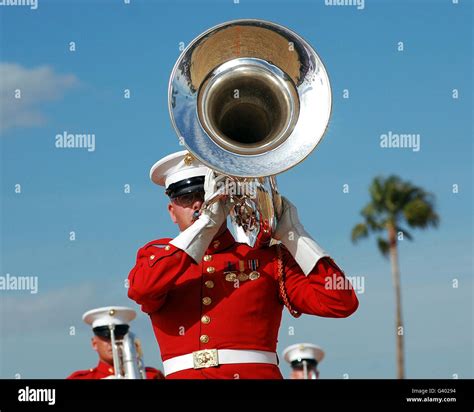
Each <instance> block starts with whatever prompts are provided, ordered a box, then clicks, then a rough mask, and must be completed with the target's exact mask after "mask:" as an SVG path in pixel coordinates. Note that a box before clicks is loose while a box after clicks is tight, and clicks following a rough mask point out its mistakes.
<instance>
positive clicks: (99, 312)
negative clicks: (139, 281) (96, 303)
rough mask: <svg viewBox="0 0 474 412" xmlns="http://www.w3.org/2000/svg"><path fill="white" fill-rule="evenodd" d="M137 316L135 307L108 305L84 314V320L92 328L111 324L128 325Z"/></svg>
mask: <svg viewBox="0 0 474 412" xmlns="http://www.w3.org/2000/svg"><path fill="white" fill-rule="evenodd" d="M136 316H137V314H136V312H135V311H134V310H133V309H130V308H127V307H124V306H106V307H103V308H97V309H92V310H89V311H87V312H86V313H84V315H82V320H83V321H84V322H86V323H87V324H89V325H92V328H97V327H99V326H109V325H128V324H129V322H130V321H132V320H133V319H135V317H136Z"/></svg>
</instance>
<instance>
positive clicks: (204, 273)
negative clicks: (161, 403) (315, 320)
mask: <svg viewBox="0 0 474 412" xmlns="http://www.w3.org/2000/svg"><path fill="white" fill-rule="evenodd" d="M170 240H171V239H160V240H156V241H152V242H150V243H148V244H146V245H145V246H143V247H142V248H141V249H139V250H138V256H137V262H136V265H135V267H134V268H133V269H132V270H131V272H130V275H129V290H128V296H129V297H130V298H131V299H133V300H135V301H136V302H137V303H138V304H140V305H141V307H142V310H143V311H144V312H146V313H148V314H149V315H150V317H151V322H152V325H153V329H154V332H155V335H156V338H157V341H158V343H159V346H160V350H161V356H162V359H163V361H165V360H167V359H170V358H173V357H175V356H180V355H185V354H189V353H191V352H194V351H198V350H202V349H244V350H245V349H247V350H261V351H271V352H276V346H277V338H278V329H279V327H280V322H281V316H282V310H283V303H282V299H281V297H280V293H279V282H278V270H277V261H278V259H277V252H276V246H272V247H262V248H251V247H249V246H248V245H247V244H242V243H236V242H235V240H234V238H233V236H232V234H231V233H230V232H229V230H226V231H225V232H224V233H223V234H222V235H221V236H219V237H218V238H215V239H214V240H213V241H212V242H211V244H210V245H209V247H208V249H207V251H206V254H205V255H204V257H203V259H202V261H201V262H194V260H193V259H192V258H191V257H189V256H188V255H187V254H186V253H184V252H183V251H182V250H180V249H178V248H176V247H174V246H173V245H170V244H168V242H169V241H170ZM282 252H283V253H282V256H283V267H284V271H285V286H286V290H287V295H288V298H289V301H290V303H291V305H292V306H293V308H294V309H295V310H297V311H299V312H301V313H306V314H311V315H318V316H324V317H334V318H343V317H347V316H349V315H351V314H352V313H353V312H354V311H355V310H356V309H357V307H358V300H357V297H356V294H355V292H354V291H353V289H352V287H350V286H349V288H346V289H334V288H332V289H328V288H326V287H325V283H326V280H325V279H326V278H327V277H331V278H333V280H335V279H337V278H340V277H342V278H344V274H343V273H342V272H341V270H340V269H339V268H338V267H337V266H336V264H335V263H334V262H333V261H332V260H331V259H329V258H321V259H320V260H319V261H318V263H317V264H316V265H315V267H314V269H313V271H312V272H311V273H310V274H309V275H308V276H305V275H304V273H303V272H302V270H301V269H300V267H299V266H298V264H297V263H296V262H295V260H294V259H293V257H292V256H291V255H290V254H289V252H288V251H287V250H286V249H285V248H284V247H282ZM239 261H243V264H244V265H245V272H246V273H247V274H248V273H249V272H251V270H252V269H250V268H249V266H251V265H252V262H253V265H254V266H255V263H256V262H257V261H258V268H257V269H256V270H257V271H258V272H259V274H260V276H259V277H258V279H255V280H250V279H248V280H245V281H241V282H230V281H227V280H226V277H225V274H224V272H226V271H229V269H230V270H234V271H237V272H238V271H239V265H242V263H239ZM341 281H344V282H345V281H346V279H342V280H341ZM333 284H338V283H335V282H333ZM349 285H350V284H349ZM203 378H228V379H246V378H247V379H255V378H257V379H258V378H261V379H282V375H281V373H280V370H279V368H278V367H277V366H276V365H271V364H250V363H249V364H225V365H219V366H216V367H210V368H204V369H186V370H182V371H178V372H175V373H172V374H169V375H168V376H167V377H166V379H203Z"/></svg>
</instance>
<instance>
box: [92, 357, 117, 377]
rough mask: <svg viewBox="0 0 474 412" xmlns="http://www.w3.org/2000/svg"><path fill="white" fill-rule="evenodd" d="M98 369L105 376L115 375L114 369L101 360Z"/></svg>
mask: <svg viewBox="0 0 474 412" xmlns="http://www.w3.org/2000/svg"><path fill="white" fill-rule="evenodd" d="M96 369H97V371H98V372H100V373H103V374H104V375H113V374H114V367H113V366H110V365H109V364H108V363H105V362H102V361H101V360H99V363H98V364H97V367H96Z"/></svg>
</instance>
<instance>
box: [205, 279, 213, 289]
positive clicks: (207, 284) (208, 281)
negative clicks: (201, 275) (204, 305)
mask: <svg viewBox="0 0 474 412" xmlns="http://www.w3.org/2000/svg"><path fill="white" fill-rule="evenodd" d="M204 284H205V285H206V288H208V289H212V288H213V287H214V282H213V281H212V280H206V282H205V283H204Z"/></svg>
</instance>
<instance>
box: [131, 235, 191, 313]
mask: <svg viewBox="0 0 474 412" xmlns="http://www.w3.org/2000/svg"><path fill="white" fill-rule="evenodd" d="M160 242H162V241H153V242H150V243H148V244H146V245H145V246H143V247H142V248H141V249H139V250H138V253H137V263H136V264H135V267H134V268H133V269H132V270H131V271H130V274H129V275H128V281H129V288H128V297H129V298H130V299H132V300H134V301H135V302H137V303H138V304H139V305H142V310H143V311H144V312H146V313H153V312H155V311H157V310H158V309H159V308H160V307H161V306H162V305H163V303H164V302H165V299H166V294H167V293H168V291H169V290H170V289H171V288H172V287H173V285H174V283H175V281H176V279H177V278H178V277H179V276H181V275H182V274H183V273H184V271H185V270H186V269H187V268H188V267H189V265H190V264H192V263H193V260H192V258H190V257H189V256H188V255H187V254H186V253H184V252H183V251H182V250H180V249H178V248H176V247H174V246H173V245H168V244H167V243H165V244H164V245H163V244H160ZM163 246H164V247H163Z"/></svg>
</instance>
